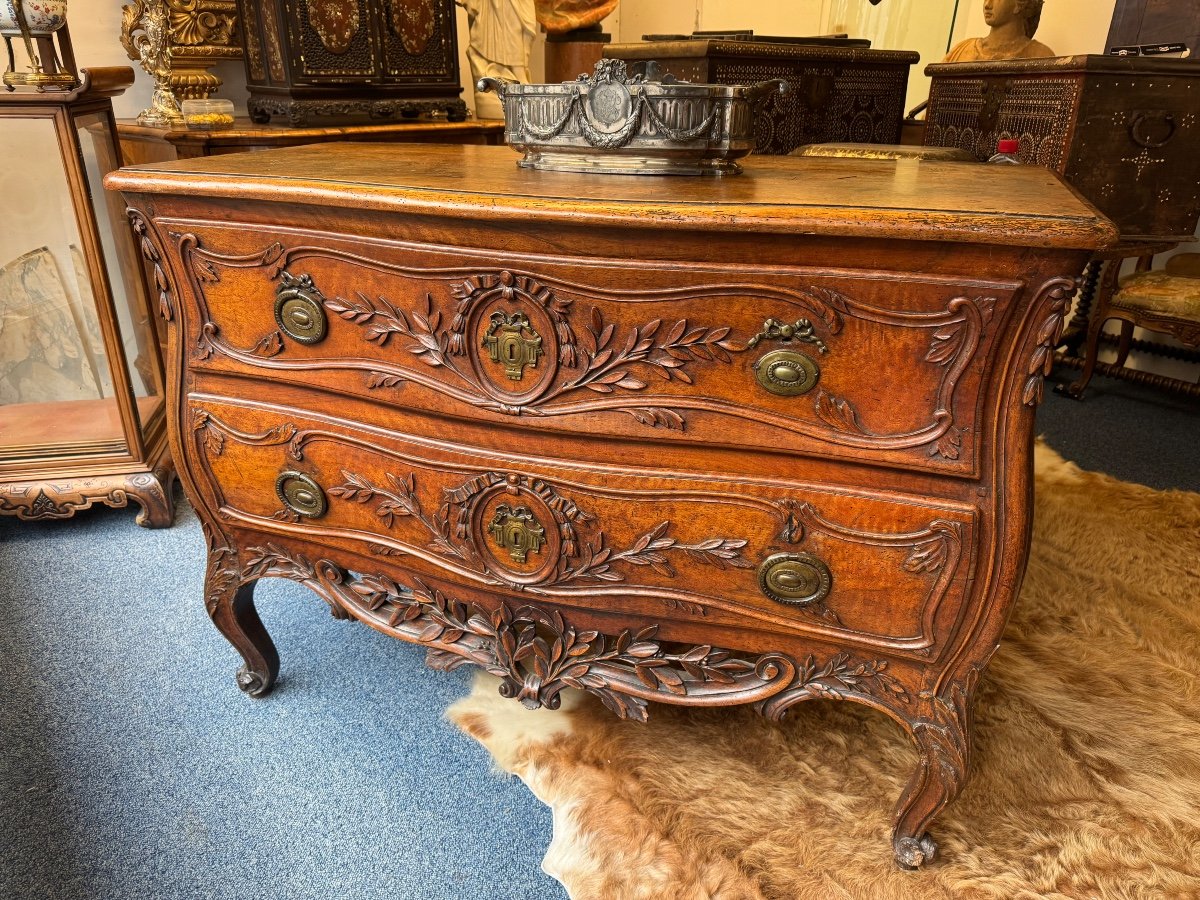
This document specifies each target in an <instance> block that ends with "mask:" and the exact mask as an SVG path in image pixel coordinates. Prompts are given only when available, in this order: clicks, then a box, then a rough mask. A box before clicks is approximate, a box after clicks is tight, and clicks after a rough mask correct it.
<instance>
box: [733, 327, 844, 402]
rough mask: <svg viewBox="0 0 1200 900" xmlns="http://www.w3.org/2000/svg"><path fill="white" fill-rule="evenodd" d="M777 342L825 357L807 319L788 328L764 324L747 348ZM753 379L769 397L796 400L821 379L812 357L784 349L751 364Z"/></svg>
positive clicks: (790, 349)
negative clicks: (810, 348) (811, 349)
mask: <svg viewBox="0 0 1200 900" xmlns="http://www.w3.org/2000/svg"><path fill="white" fill-rule="evenodd" d="M764 340H777V341H783V342H785V343H787V344H791V342H792V341H795V342H796V343H798V344H812V345H813V346H814V347H816V348H817V350H818V351H820V352H821V353H828V352H829V348H828V347H827V346H826V345H825V342H824V341H823V340H821V339H820V338H819V337H817V335H816V333H815V332H814V330H813V324H812V322H810V321H809V320H808V319H798V320H796V321H795V322H794V323H792V324H791V325H786V324H784V323H783V322H779V321H776V320H775V319H767V321H765V322H763V330H762V331H760V332H759V333H758V334H756V335H755V336H754V337H752V338H750V340H749V342H747V344H746V349H747V350H749V349H751V348H753V347H754V346H755V345H757V344H758V342H759V341H764ZM754 375H755V377H756V378H757V379H758V383H759V384H760V385H762V386H763V387H764V388H766V389H767V390H768V391H770V392H771V393H772V394H779V395H780V396H782V397H796V396H799V395H800V394H807V393H808V392H809V391H811V390H812V389H813V388H814V387H816V386H817V382H818V381H819V380H820V379H821V368H820V366H818V365H817V363H816V360H814V359H813V358H812V357H811V356H809V355H807V354H805V353H800V352H799V351H797V350H793V349H792V348H791V347H783V348H780V349H778V350H771V351H770V352H769V353H764V354H763V355H762V356H760V357H759V358H758V359H757V360H756V361H755V363H754Z"/></svg>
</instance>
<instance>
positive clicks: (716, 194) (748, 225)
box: [106, 144, 1117, 249]
mask: <svg viewBox="0 0 1200 900" xmlns="http://www.w3.org/2000/svg"><path fill="white" fill-rule="evenodd" d="M106 183H107V185H108V186H109V188H111V189H116V190H121V191H126V192H135V193H143V192H144V193H156V194H170V193H178V192H184V193H186V194H188V195H189V196H194V197H221V198H229V199H234V200H239V201H242V200H246V201H250V200H267V201H278V202H296V203H312V204H317V205H322V206H335V207H336V206H341V207H351V208H356V209H368V210H369V209H380V210H388V209H390V210H407V211H410V212H413V213H421V214H425V215H459V216H469V217H471V218H475V219H481V220H490V221H505V220H509V221H522V222H528V221H529V220H530V219H531V218H538V219H542V220H555V219H558V220H562V221H563V222H564V223H566V222H570V223H573V224H579V225H604V224H610V225H611V224H619V225H620V227H622V228H630V229H646V228H658V229H662V228H674V229H680V230H705V231H707V230H712V231H725V232H728V231H730V230H738V231H751V232H777V233H785V234H815V235H824V236H841V237H874V238H903V239H908V240H928V241H935V240H936V241H953V242H959V243H986V244H999V245H1008V246H1033V247H1058V248H1070V249H1093V248H1097V247H1104V246H1108V245H1109V244H1111V243H1113V242H1115V240H1116V238H1117V234H1116V230H1115V229H1114V228H1113V226H1112V224H1111V223H1110V222H1109V221H1108V220H1107V219H1105V218H1104V217H1103V216H1102V215H1100V214H1099V213H1098V212H1097V211H1096V210H1095V209H1094V208H1093V207H1092V206H1091V205H1089V204H1088V203H1087V202H1086V201H1085V200H1083V199H1082V198H1080V197H1079V195H1078V194H1076V193H1075V192H1074V191H1073V190H1072V189H1071V188H1070V187H1068V186H1067V185H1065V184H1064V183H1063V182H1062V181H1061V180H1060V179H1059V178H1058V176H1057V175H1055V174H1053V173H1051V172H1049V171H1047V170H1045V169H1042V168H1040V167H1034V166H1028V167H1026V166H1019V167H1018V166H1009V167H1004V168H1001V167H994V168H987V169H984V168H981V167H980V166H979V165H978V164H976V163H948V162H935V161H921V160H862V159H821V158H797V157H754V158H752V159H750V160H749V161H748V162H747V163H746V166H745V172H744V173H743V174H741V175H737V176H733V177H724V178H683V177H679V178H668V177H661V176H660V177H636V176H595V175H577V174H570V173H563V172H540V171H529V170H526V169H520V168H518V167H517V165H516V155H515V154H514V153H513V152H512V151H511V150H510V149H508V148H507V147H477V146H443V145H437V146H433V145H420V144H413V145H404V146H398V145H378V144H336V145H335V144H328V145H324V144H318V145H312V146H304V147H293V148H288V149H283V150H277V151H270V152H268V153H255V154H235V155H230V156H221V157H206V158H201V159H192V160H180V161H174V162H169V163H159V164H155V165H146V166H137V167H133V168H127V169H123V170H122V171H121V172H118V173H115V174H113V175H111V176H109V179H108V181H107V182H106Z"/></svg>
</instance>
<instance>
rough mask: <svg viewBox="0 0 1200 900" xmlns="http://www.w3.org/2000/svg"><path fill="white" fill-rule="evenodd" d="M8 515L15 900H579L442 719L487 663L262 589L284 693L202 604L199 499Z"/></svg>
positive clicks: (4, 798) (7, 875) (529, 820)
mask: <svg viewBox="0 0 1200 900" xmlns="http://www.w3.org/2000/svg"><path fill="white" fill-rule="evenodd" d="M133 519H134V516H133V512H132V511H131V510H93V511H89V512H86V513H83V514H80V515H79V516H77V517H76V518H75V519H73V520H70V521H66V522H57V523H22V522H18V521H17V520H15V519H11V518H0V742H2V750H0V897H3V898H7V900H26V898H29V900H32V898H38V900H59V898H63V900H67V898H70V900H76V898H89V900H90V898H104V900H109V898H113V900H141V898H146V900H168V898H180V900H184V898H187V900H192V898H208V897H212V898H222V900H237V898H243V897H244V898H255V900H273V898H280V900H283V898H321V900H329V898H347V900H360V898H361V900H373V898H385V897H386V898H388V900H396V898H487V900H492V898H513V900H525V898H531V900H532V898H537V900H555V898H562V897H565V896H566V894H565V892H564V891H563V890H562V888H561V887H560V886H559V885H558V883H557V882H555V881H554V880H553V879H551V878H549V877H548V876H546V875H545V874H544V873H543V872H542V871H541V869H540V868H539V864H540V862H541V858H542V854H543V853H544V851H545V848H546V846H547V844H548V843H549V841H550V836H551V835H550V812H549V810H548V809H546V808H545V807H544V806H542V804H541V803H539V802H538V801H537V800H536V799H534V797H533V796H532V795H531V794H530V793H529V791H528V790H527V789H526V788H525V786H524V785H523V784H522V783H521V782H520V781H518V780H516V779H514V778H509V777H507V776H503V775H499V774H497V773H496V772H494V771H493V770H492V767H491V760H490V758H489V756H488V754H487V753H486V751H484V750H483V748H481V747H480V746H479V745H478V744H477V743H475V741H473V740H471V739H470V738H468V737H466V736H465V735H462V734H461V733H459V732H458V731H457V729H455V728H454V727H453V726H451V725H449V724H448V723H446V722H445V721H443V720H442V718H441V716H442V713H443V711H444V710H445V708H446V707H447V706H448V705H449V704H450V703H451V702H453V701H454V700H455V699H456V698H457V697H459V696H461V695H463V694H465V693H466V692H467V691H468V689H469V677H470V672H469V670H460V671H459V672H456V673H451V674H446V673H439V672H433V671H430V670H429V669H426V668H425V665H424V662H423V656H424V651H422V650H420V649H418V648H415V647H412V646H410V645H407V644H403V643H400V642H397V641H394V640H392V639H390V638H386V637H384V636H383V635H380V634H378V633H376V632H374V631H372V630H371V629H369V628H366V627H364V626H361V625H356V624H354V623H351V622H338V621H336V620H334V619H333V618H332V617H331V616H330V615H329V613H328V610H327V608H326V606H325V604H324V603H322V602H321V601H320V600H319V599H318V598H317V597H316V595H315V594H312V593H311V592H310V591H309V590H307V589H306V588H303V587H300V586H299V585H296V584H292V583H290V582H285V581H281V580H279V579H268V580H265V581H263V582H261V583H260V585H259V588H258V592H257V595H256V597H257V599H258V604H257V605H258V608H259V611H260V613H261V614H262V617H263V620H264V622H265V623H266V625H267V627H268V629H269V630H270V632H271V634H272V635H273V637H274V638H275V642H276V645H277V646H278V647H279V653H280V657H281V659H282V668H281V677H280V681H279V683H278V685H277V687H276V689H275V691H274V693H273V694H272V695H271V696H270V697H268V698H266V699H264V700H252V699H250V698H248V697H246V696H244V695H243V694H242V693H241V691H239V690H238V689H237V686H236V685H235V683H234V671H235V670H236V668H237V665H238V663H239V660H238V658H237V656H236V654H235V653H234V651H233V650H232V648H231V647H230V646H229V645H228V644H227V643H226V642H225V639H224V638H222V637H221V636H220V634H219V633H218V632H217V631H216V629H214V628H213V627H212V625H211V623H210V622H209V621H208V618H207V616H206V615H205V612H204V606H203V604H202V603H201V600H200V585H201V581H202V578H203V553H202V548H203V546H204V545H203V538H202V536H201V533H200V527H199V523H198V522H197V520H196V517H195V514H194V513H193V512H192V511H191V509H190V508H189V507H188V506H187V505H186V504H183V506H182V508H181V513H180V515H179V518H178V520H177V524H176V526H175V527H174V528H171V529H169V530H164V531H149V530H145V529H142V528H139V527H137V526H136V525H135V524H134V521H133Z"/></svg>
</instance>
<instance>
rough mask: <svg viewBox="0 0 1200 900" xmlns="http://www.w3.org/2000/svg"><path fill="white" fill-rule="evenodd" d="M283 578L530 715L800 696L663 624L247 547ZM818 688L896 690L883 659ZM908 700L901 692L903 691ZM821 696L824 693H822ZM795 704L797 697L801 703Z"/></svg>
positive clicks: (770, 670) (835, 668)
mask: <svg viewBox="0 0 1200 900" xmlns="http://www.w3.org/2000/svg"><path fill="white" fill-rule="evenodd" d="M267 575H279V576H283V577H286V578H292V579H294V580H297V581H301V582H304V583H306V584H308V585H309V586H310V587H312V588H314V589H315V590H316V591H317V592H318V593H319V594H320V595H321V596H322V597H323V598H324V599H325V600H326V602H327V603H329V604H330V605H331V606H337V607H342V608H344V609H345V610H347V611H349V612H350V613H352V614H353V615H354V616H355V618H359V619H363V620H364V621H369V622H372V623H375V625H376V627H379V628H381V629H384V630H389V631H392V632H394V633H396V634H397V636H399V637H403V638H406V639H407V640H410V641H415V642H417V643H421V644H425V645H426V646H427V656H426V661H427V662H428V663H429V664H430V665H432V666H434V667H436V668H440V669H451V668H455V667H457V666H459V665H462V664H463V663H464V662H470V663H474V664H475V665H478V666H480V667H482V668H484V669H485V670H487V671H488V672H490V673H492V674H493V675H496V676H497V677H499V678H500V679H501V686H500V693H501V694H502V695H503V696H505V697H509V698H515V699H517V700H520V701H521V703H523V704H524V705H525V706H527V707H529V708H536V707H539V706H546V707H548V708H551V709H555V708H557V707H558V705H559V702H560V698H559V695H560V693H561V692H562V690H563V689H564V688H566V687H572V688H576V689H577V690H582V691H587V692H588V693H591V694H593V695H594V696H596V697H598V698H599V699H600V701H601V702H602V703H603V704H604V705H605V706H606V707H608V708H609V709H610V710H612V711H613V712H614V713H616V714H617V715H618V716H620V717H622V718H629V719H634V720H636V721H645V720H646V718H647V704H646V701H647V700H649V699H660V700H666V699H670V698H687V697H699V696H712V695H718V694H736V695H738V697H739V698H740V699H742V700H745V701H751V702H752V701H755V700H760V699H764V698H767V697H770V696H771V695H772V694H775V693H777V692H778V691H780V690H781V689H783V688H784V687H786V686H789V685H790V686H792V688H793V689H794V688H795V686H796V684H797V677H798V675H799V672H798V669H797V667H796V665H795V663H794V662H793V661H792V660H791V659H790V658H788V657H787V656H784V655H783V654H779V653H768V654H763V655H762V656H759V657H757V658H744V657H741V656H738V655H736V654H735V653H734V652H732V651H729V650H722V649H719V648H714V647H712V646H709V645H701V646H687V645H683V646H681V645H676V644H669V643H666V642H663V641H661V640H659V639H658V637H657V633H658V626H657V625H648V626H646V627H644V628H641V629H638V630H636V631H635V630H634V629H630V628H627V629H624V630H622V631H621V632H620V633H618V634H616V635H606V634H602V633H600V632H598V631H593V630H580V629H577V628H576V627H575V626H573V625H570V624H569V623H567V622H566V621H565V620H564V618H563V615H562V613H561V612H559V611H557V610H546V609H542V608H540V607H536V606H532V605H524V606H519V607H514V606H512V605H510V604H509V603H507V602H501V603H499V604H498V605H497V606H496V607H495V608H494V609H486V608H484V607H481V606H478V605H474V604H471V605H468V604H466V603H463V602H461V601H459V600H456V599H454V598H452V597H449V596H447V595H446V594H444V593H443V592H442V591H441V590H439V589H437V588H434V587H431V586H429V585H427V584H425V583H424V582H422V581H421V580H420V579H417V578H414V579H413V582H412V587H406V586H404V585H402V584H400V583H399V582H397V581H396V580H395V579H393V578H391V577H390V576H387V575H383V574H357V573H352V572H349V571H346V570H344V569H341V568H339V567H337V566H336V565H334V564H333V563H331V562H329V561H327V560H321V561H319V562H317V563H316V564H315V565H314V564H313V563H312V562H310V561H309V560H308V559H307V558H305V557H303V556H300V555H296V556H292V555H290V554H289V551H287V550H285V549H283V548H281V547H279V546H277V545H274V544H267V545H266V546H263V547H252V548H249V549H247V550H246V551H245V561H244V566H243V570H242V577H243V578H244V579H247V580H248V579H251V578H259V577H263V576H267ZM807 668H808V670H809V671H810V673H811V677H810V678H808V679H807V681H808V682H809V683H812V684H813V691H816V690H818V687H817V682H821V681H824V682H828V685H829V689H830V690H834V689H835V688H834V685H835V684H836V685H840V687H838V688H836V689H838V690H843V691H847V692H859V693H864V692H868V693H869V692H872V691H874V692H888V691H891V692H892V693H893V695H894V696H898V695H896V694H895V691H894V690H893V689H892V688H890V687H889V686H888V683H889V682H890V681H891V678H890V676H888V675H886V674H885V673H884V669H885V668H886V664H885V663H882V662H878V661H875V662H864V663H855V662H851V661H850V660H849V659H848V658H847V657H846V656H845V655H844V654H842V655H839V656H838V657H835V658H834V659H833V660H831V661H830V662H829V663H827V664H826V665H825V667H823V668H821V667H818V666H817V664H816V663H814V662H813V661H812V660H811V659H810V660H809V662H808V664H807ZM900 690H901V692H902V691H903V689H900ZM813 696H816V694H815V693H814V694H813ZM793 702H794V701H793Z"/></svg>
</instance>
